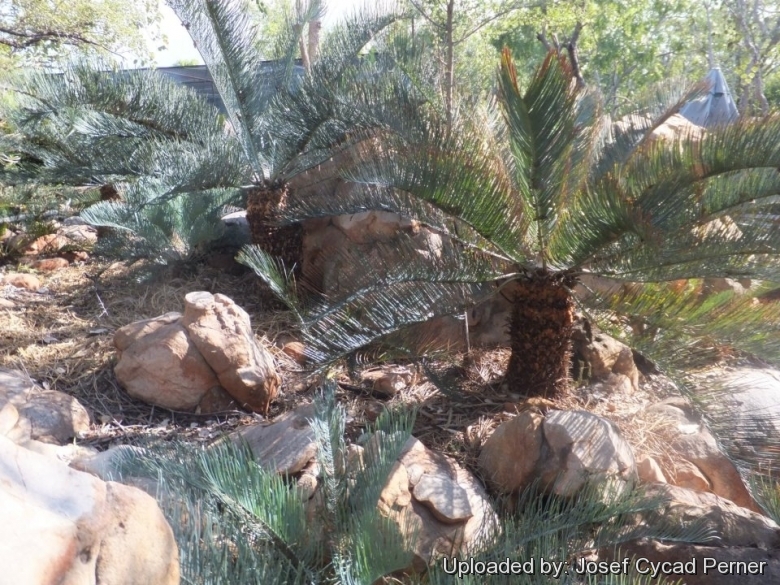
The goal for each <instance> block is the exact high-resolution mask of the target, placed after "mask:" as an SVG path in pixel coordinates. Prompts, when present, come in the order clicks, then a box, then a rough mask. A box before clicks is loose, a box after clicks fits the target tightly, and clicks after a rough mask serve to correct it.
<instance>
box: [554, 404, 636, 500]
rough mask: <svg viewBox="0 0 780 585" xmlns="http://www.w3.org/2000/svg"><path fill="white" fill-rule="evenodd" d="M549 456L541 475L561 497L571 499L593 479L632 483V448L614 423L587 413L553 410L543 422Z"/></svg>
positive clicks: (633, 475)
mask: <svg viewBox="0 0 780 585" xmlns="http://www.w3.org/2000/svg"><path fill="white" fill-rule="evenodd" d="M542 430H543V432H544V440H545V443H546V445H547V448H548V450H549V451H548V453H549V456H543V457H542V466H541V469H540V476H541V477H542V480H543V481H544V482H545V483H547V484H548V485H551V488H550V489H551V491H552V492H553V493H556V494H558V495H560V496H571V495H574V494H575V493H576V492H577V491H579V490H580V489H582V488H583V487H584V486H585V485H586V484H588V483H590V482H592V481H593V480H596V481H601V480H607V479H609V480H613V479H614V480H618V481H625V482H628V481H631V480H633V479H634V478H635V477H636V462H635V461H634V453H633V451H632V450H631V447H630V446H629V445H628V443H626V441H625V439H623V437H622V435H621V434H620V431H618V429H617V427H616V426H615V425H614V424H613V423H612V422H611V421H608V420H606V419H604V418H601V417H599V416H596V415H595V414H591V413H589V412H585V411H564V410H553V411H551V412H549V413H548V414H547V416H546V417H545V419H544V422H543V423H542Z"/></svg>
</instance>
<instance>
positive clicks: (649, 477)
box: [636, 455, 667, 483]
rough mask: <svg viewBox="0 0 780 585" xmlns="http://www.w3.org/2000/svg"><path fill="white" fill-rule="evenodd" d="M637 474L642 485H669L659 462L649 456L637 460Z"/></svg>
mask: <svg viewBox="0 0 780 585" xmlns="http://www.w3.org/2000/svg"><path fill="white" fill-rule="evenodd" d="M636 473H637V476H638V477H639V481H640V482H642V483H667V481H666V477H665V476H664V472H663V471H662V470H661V466H660V465H659V464H658V461H656V460H655V459H654V458H653V457H649V456H647V455H645V456H644V457H641V458H639V459H637V462H636Z"/></svg>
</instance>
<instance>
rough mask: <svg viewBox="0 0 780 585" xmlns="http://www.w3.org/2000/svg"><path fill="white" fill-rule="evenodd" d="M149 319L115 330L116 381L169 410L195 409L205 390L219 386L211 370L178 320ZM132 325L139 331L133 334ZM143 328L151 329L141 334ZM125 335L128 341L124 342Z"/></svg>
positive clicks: (128, 390)
mask: <svg viewBox="0 0 780 585" xmlns="http://www.w3.org/2000/svg"><path fill="white" fill-rule="evenodd" d="M169 315H170V314H169ZM149 321H151V322H149ZM149 321H147V322H144V323H143V324H141V325H140V326H139V324H138V323H133V324H131V325H129V326H127V327H128V328H130V331H127V330H125V327H122V328H120V329H119V330H117V332H116V334H115V336H114V345H116V347H117V349H118V350H120V354H119V361H118V362H117V364H116V366H114V374H115V375H116V378H117V381H118V382H119V383H120V384H121V385H122V387H124V388H125V390H127V393H128V394H129V395H130V396H133V397H134V398H138V399H139V400H143V401H145V402H148V403H150V404H154V405H157V406H162V407H164V408H170V409H171V410H180V411H192V410H195V409H196V408H197V407H198V406H200V404H201V402H202V401H203V399H204V398H205V397H206V396H207V395H208V394H209V391H210V390H212V389H213V388H215V387H217V386H219V380H218V379H217V376H216V374H215V373H214V370H212V369H211V367H209V365H208V363H206V360H205V359H203V356H202V355H201V353H200V352H199V351H198V348H197V347H196V346H195V344H194V343H193V342H192V340H191V339H190V338H189V335H187V330H186V329H185V328H184V327H182V326H181V325H180V324H179V323H178V322H174V323H167V324H165V323H164V321H163V320H160V321H157V322H155V320H149ZM135 329H138V330H139V332H138V333H137V334H136V335H133V330H135ZM146 329H150V330H151V332H150V333H147V334H145V335H144V334H143V333H144V331H145V330H146ZM127 338H131V339H132V342H131V343H130V344H129V345H126V346H125V345H124V344H125V341H126V339H127ZM122 347H124V349H122ZM202 411H203V410H202Z"/></svg>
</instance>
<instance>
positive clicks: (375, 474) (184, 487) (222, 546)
mask: <svg viewBox="0 0 780 585" xmlns="http://www.w3.org/2000/svg"><path fill="white" fill-rule="evenodd" d="M413 419H414V417H413V416H412V415H411V414H410V413H403V412H395V413H389V412H386V413H385V414H383V416H381V417H380V418H379V419H378V420H377V422H376V423H375V424H374V425H373V427H372V428H371V429H368V430H369V431H370V432H372V433H374V434H376V437H375V438H374V439H373V440H372V443H373V448H370V449H369V448H367V450H366V455H365V457H362V458H359V459H355V460H353V459H352V458H351V457H349V455H348V452H347V448H346V443H345V439H344V430H345V422H346V413H345V411H344V409H343V407H341V406H339V405H338V404H337V403H336V401H335V398H334V394H333V388H332V387H331V388H329V389H328V390H327V392H325V393H324V394H323V395H321V396H320V397H318V399H317V400H316V401H315V415H314V417H313V418H312V420H311V421H310V424H311V426H312V430H313V431H314V435H315V438H316V441H317V446H318V450H317V462H318V464H319V469H320V477H319V488H318V492H317V495H316V496H315V497H314V498H313V499H312V500H309V501H307V500H306V498H305V497H304V496H303V495H302V492H300V491H298V490H297V489H295V487H294V482H293V480H292V479H291V478H285V477H281V476H279V475H276V474H275V473H273V472H270V471H268V470H265V469H263V468H262V467H260V466H259V465H258V464H257V462H256V461H255V460H254V458H253V455H252V452H251V450H250V449H249V448H248V447H247V446H245V445H242V444H234V443H232V442H230V441H229V440H226V441H224V442H221V443H218V444H216V445H213V446H211V447H209V448H207V449H202V448H200V447H195V446H192V445H189V446H188V445H185V444H178V445H168V446H160V445H157V446H151V447H150V448H149V449H147V450H145V451H144V452H141V453H136V454H133V455H132V457H131V458H129V459H126V460H125V461H124V462H123V464H122V465H121V468H120V473H121V475H123V476H124V477H133V476H136V477H137V476H139V475H140V476H145V477H148V478H149V479H153V480H157V481H158V482H159V489H158V500H159V501H160V503H161V505H162V508H163V511H164V512H165V514H166V516H167V517H168V519H169V522H170V523H171V525H172V527H173V529H174V532H175V534H176V537H177V541H178V544H179V547H180V556H181V563H182V575H183V577H184V579H185V580H186V582H188V583H203V584H204V585H205V584H213V585H222V584H224V585H228V584H234V583H235V584H238V583H279V584H280V585H281V584H288V583H289V584H293V583H301V584H303V583H310V584H311V583H345V584H346V583H374V582H376V580H377V579H379V578H381V577H382V576H384V575H387V574H390V573H392V572H393V571H395V570H398V569H402V568H404V567H406V566H408V565H409V564H410V562H411V552H410V549H409V548H407V546H406V543H405V541H404V538H403V537H402V535H401V534H400V533H399V530H398V528H396V526H395V525H394V524H393V523H392V522H391V521H390V520H388V519H386V518H384V517H383V516H381V515H380V513H379V511H378V510H377V502H378V500H379V495H380V493H381V491H382V489H383V487H384V484H385V482H386V480H387V477H388V475H389V473H390V470H391V468H392V466H393V465H394V464H395V461H396V459H397V458H398V457H399V455H400V453H401V451H402V449H403V447H404V445H405V444H406V442H407V440H408V439H409V436H410V432H411V426H412V424H413Z"/></svg>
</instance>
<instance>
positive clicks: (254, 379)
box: [181, 291, 281, 415]
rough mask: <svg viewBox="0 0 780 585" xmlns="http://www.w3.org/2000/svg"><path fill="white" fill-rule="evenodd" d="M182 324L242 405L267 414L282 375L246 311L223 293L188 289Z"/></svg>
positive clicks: (219, 377)
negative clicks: (261, 341)
mask: <svg viewBox="0 0 780 585" xmlns="http://www.w3.org/2000/svg"><path fill="white" fill-rule="evenodd" d="M181 324H182V326H183V327H184V328H185V329H186V330H187V333H188V334H189V339H190V340H191V342H192V343H193V344H194V345H195V347H196V348H197V349H198V351H200V354H201V355H202V356H203V358H204V359H205V361H206V363H207V364H208V365H209V366H210V367H211V368H212V369H213V370H214V372H215V373H216V375H217V378H218V379H219V384H220V385H221V386H222V387H223V388H224V389H225V390H226V391H227V392H228V393H229V394H230V395H231V396H232V397H233V398H235V399H236V400H237V401H238V403H239V404H240V405H241V406H242V407H245V408H249V409H251V410H254V411H257V412H262V413H264V414H266V415H267V414H268V408H269V406H270V404H271V401H272V400H273V399H274V398H275V397H276V393H277V392H278V389H279V385H280V384H281V378H280V377H279V375H278V374H277V373H276V369H275V367H274V361H273V356H272V355H271V354H270V353H269V352H268V351H266V350H265V349H264V348H263V347H262V346H260V345H259V344H258V343H257V342H256V341H255V338H254V333H253V332H252V326H251V322H250V319H249V315H248V314H247V312H246V311H244V309H242V308H241V307H239V306H238V305H236V303H234V302H233V300H232V299H230V298H228V297H226V296H225V295H221V294H217V295H212V294H211V293H208V292H202V291H201V292H191V293H188V294H187V295H186V296H185V298H184V315H183V316H182V319H181Z"/></svg>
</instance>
